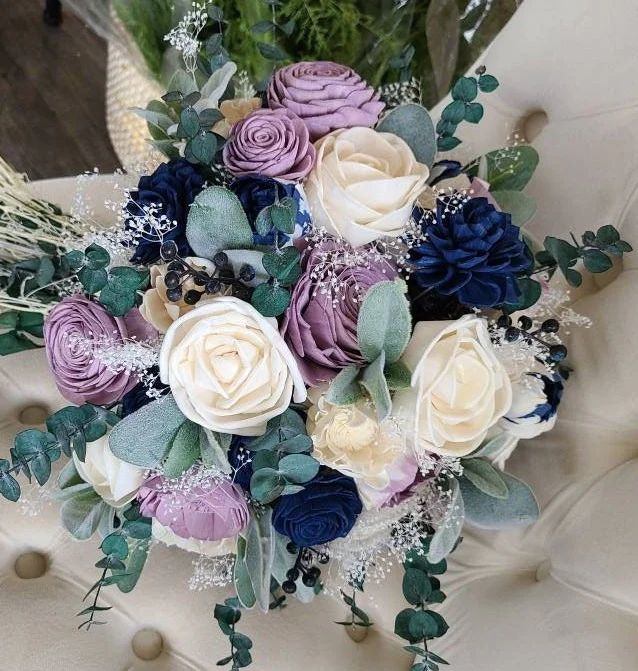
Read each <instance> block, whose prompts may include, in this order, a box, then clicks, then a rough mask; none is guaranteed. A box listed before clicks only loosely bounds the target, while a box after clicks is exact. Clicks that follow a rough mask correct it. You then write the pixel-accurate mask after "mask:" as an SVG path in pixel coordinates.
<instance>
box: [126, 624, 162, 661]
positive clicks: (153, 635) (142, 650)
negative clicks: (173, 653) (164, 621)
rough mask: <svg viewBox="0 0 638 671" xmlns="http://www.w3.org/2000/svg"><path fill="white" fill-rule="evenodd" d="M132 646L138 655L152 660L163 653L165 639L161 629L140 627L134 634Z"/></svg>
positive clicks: (140, 657)
mask: <svg viewBox="0 0 638 671" xmlns="http://www.w3.org/2000/svg"><path fill="white" fill-rule="evenodd" d="M131 647H132V648H133V652H134V653H135V656H136V657H138V658H139V659H143V660H146V661H151V660H153V659H157V658H158V657H159V656H160V655H161V654H162V649H163V647H164V639H163V638H162V635H161V634H160V633H159V631H156V630H155V629H140V631H138V632H137V633H136V634H135V636H133V640H132V641H131Z"/></svg>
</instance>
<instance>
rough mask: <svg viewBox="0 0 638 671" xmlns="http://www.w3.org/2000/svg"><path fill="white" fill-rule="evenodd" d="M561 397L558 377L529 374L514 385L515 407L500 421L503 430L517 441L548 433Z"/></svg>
mask: <svg viewBox="0 0 638 671" xmlns="http://www.w3.org/2000/svg"><path fill="white" fill-rule="evenodd" d="M562 395H563V381H562V379H561V377H560V376H559V375H553V376H552V377H549V376H547V375H541V374H540V373H528V374H527V375H525V376H524V377H523V379H521V380H520V381H519V382H518V383H517V384H516V383H515V384H514V385H513V386H512V406H511V408H510V410H509V411H508V412H507V414H506V415H505V416H504V417H503V418H502V419H501V420H500V426H501V428H502V429H503V430H504V431H506V432H507V433H509V434H512V435H513V436H515V437H516V438H535V437H536V436H539V435H540V434H541V433H544V432H545V431H549V430H550V429H552V428H553V427H554V424H555V423H556V411H557V409H558V405H559V403H560V399H561V396H562Z"/></svg>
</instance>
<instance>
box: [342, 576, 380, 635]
mask: <svg viewBox="0 0 638 671" xmlns="http://www.w3.org/2000/svg"><path fill="white" fill-rule="evenodd" d="M339 591H340V592H341V597H342V599H343V602H344V603H345V604H346V606H348V607H349V608H350V615H351V618H350V620H344V621H341V622H336V623H335V624H340V625H341V626H343V627H352V628H353V629H354V628H356V627H366V628H367V627H372V626H373V624H374V622H372V621H371V620H370V616H369V615H368V614H367V613H366V612H365V611H364V610H362V609H361V608H360V607H359V606H357V591H359V592H363V585H356V584H355V585H353V586H352V596H351V595H349V594H346V593H345V592H344V591H343V590H339Z"/></svg>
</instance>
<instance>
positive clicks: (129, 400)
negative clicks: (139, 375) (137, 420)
mask: <svg viewBox="0 0 638 671" xmlns="http://www.w3.org/2000/svg"><path fill="white" fill-rule="evenodd" d="M149 373H151V374H153V375H156V376H157V377H156V378H155V381H154V383H153V388H154V389H157V390H158V391H166V390H168V386H167V385H165V384H162V383H161V382H160V379H159V368H157V366H155V367H153V368H151V369H150V370H149ZM147 391H148V385H145V384H142V383H141V382H138V384H136V385H135V386H134V387H133V389H131V390H130V391H129V392H127V393H126V394H124V396H123V397H122V417H127V416H128V415H132V414H133V413H134V412H135V411H136V410H139V409H140V408H141V407H142V406H144V405H146V404H147V403H150V402H151V401H152V400H154V399H153V398H152V397H150V396H149V395H148V394H147V393H146V392H147Z"/></svg>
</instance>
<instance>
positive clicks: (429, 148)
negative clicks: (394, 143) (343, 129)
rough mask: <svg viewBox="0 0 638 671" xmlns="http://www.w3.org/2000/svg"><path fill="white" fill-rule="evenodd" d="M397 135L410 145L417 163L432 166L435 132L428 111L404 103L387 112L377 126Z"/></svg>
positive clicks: (380, 129) (383, 130) (415, 104)
mask: <svg viewBox="0 0 638 671" xmlns="http://www.w3.org/2000/svg"><path fill="white" fill-rule="evenodd" d="M376 129H377V130H378V131H380V132H382V133H393V134H394V135H398V136H399V137H400V138H401V139H402V140H404V141H405V143H406V144H407V145H408V147H410V149H411V150H412V153H413V154H414V157H415V158H416V160H417V161H419V163H424V164H425V165H427V166H428V168H430V167H432V164H433V163H434V157H435V155H436V133H435V132H434V123H433V122H432V118H431V117H430V114H429V112H428V111H427V110H426V109H425V107H423V106H422V105H418V104H417V103H406V104H405V105H399V106H398V107H395V108H394V109H393V110H392V111H391V112H388V114H386V115H385V116H384V117H383V118H382V119H381V121H379V123H378V125H377V128H376Z"/></svg>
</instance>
